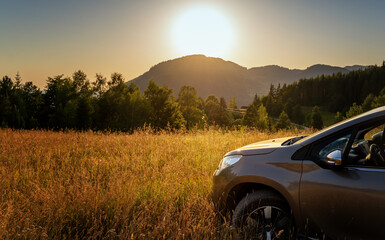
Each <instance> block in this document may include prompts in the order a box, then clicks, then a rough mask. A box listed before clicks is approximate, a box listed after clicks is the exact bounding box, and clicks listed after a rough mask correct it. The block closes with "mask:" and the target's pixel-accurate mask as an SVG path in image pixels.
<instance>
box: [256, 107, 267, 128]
mask: <svg viewBox="0 0 385 240" xmlns="http://www.w3.org/2000/svg"><path fill="white" fill-rule="evenodd" d="M256 126H257V128H258V129H260V130H264V129H268V128H269V116H268V114H267V111H266V108H265V106H263V104H261V105H260V106H259V108H258V110H257V121H256Z"/></svg>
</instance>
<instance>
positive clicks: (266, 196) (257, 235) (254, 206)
mask: <svg viewBox="0 0 385 240" xmlns="http://www.w3.org/2000/svg"><path fill="white" fill-rule="evenodd" d="M233 226H234V227H235V228H236V229H238V230H239V233H240V234H242V236H241V237H242V238H247V239H295V236H294V233H295V230H294V226H295V224H294V221H293V217H292V214H291V211H290V207H289V206H288V204H287V203H286V201H285V200H284V199H283V198H282V197H281V196H279V195H278V194H277V193H275V192H272V191H268V190H260V191H255V192H252V193H249V194H248V195H246V196H245V197H244V198H243V199H242V200H241V201H240V202H239V203H238V204H237V206H236V208H235V210H234V214H233Z"/></svg>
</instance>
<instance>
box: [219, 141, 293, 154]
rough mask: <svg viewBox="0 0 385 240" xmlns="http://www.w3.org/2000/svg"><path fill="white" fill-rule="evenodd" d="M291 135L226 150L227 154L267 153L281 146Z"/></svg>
mask: <svg viewBox="0 0 385 240" xmlns="http://www.w3.org/2000/svg"><path fill="white" fill-rule="evenodd" d="M291 138H293V137H285V138H275V139H269V140H265V141H261V142H256V143H252V144H249V145H246V146H243V147H241V148H238V149H236V150H234V151H231V152H228V153H227V154H226V156H227V155H234V154H242V155H263V154H268V153H271V152H273V151H274V150H276V149H277V148H278V147H281V146H282V143H283V142H285V141H287V140H289V139H291Z"/></svg>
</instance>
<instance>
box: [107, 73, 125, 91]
mask: <svg viewBox="0 0 385 240" xmlns="http://www.w3.org/2000/svg"><path fill="white" fill-rule="evenodd" d="M122 83H124V77H123V75H122V74H121V73H117V72H114V73H112V74H111V80H110V81H108V82H107V84H108V86H109V87H110V88H113V87H116V86H118V85H120V84H122Z"/></svg>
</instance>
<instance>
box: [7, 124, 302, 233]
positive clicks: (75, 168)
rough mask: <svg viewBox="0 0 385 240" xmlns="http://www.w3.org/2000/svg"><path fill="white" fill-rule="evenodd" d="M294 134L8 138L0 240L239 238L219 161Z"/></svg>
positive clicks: (16, 134) (18, 133) (25, 134)
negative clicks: (223, 214)
mask: <svg viewBox="0 0 385 240" xmlns="http://www.w3.org/2000/svg"><path fill="white" fill-rule="evenodd" d="M296 134H300V133H298V132H295V131H293V130H291V131H281V132H276V133H270V132H258V131H236V130H233V131H228V130H215V129H209V130H204V131H200V130H196V131H190V132H182V131H180V132H170V131H163V132H157V133H155V132H153V131H152V130H151V129H145V130H140V131H136V132H134V133H133V134H125V133H100V132H91V131H89V132H76V131H46V130H11V129H0V239H25V238H28V239H66V238H71V239H84V238H87V239H95V238H97V239H100V238H108V239H127V238H129V239H222V238H231V237H232V232H231V230H230V228H229V227H228V224H226V223H225V222H222V221H220V217H219V216H217V214H216V213H215V212H214V210H213V205H212V203H211V196H210V192H211V187H212V174H213V172H214V170H215V169H216V167H217V165H218V164H219V162H220V160H221V158H222V157H223V155H224V154H225V153H226V152H228V151H230V150H233V149H235V148H238V147H241V146H243V145H246V144H250V143H253V142H256V141H260V140H265V139H268V138H275V137H283V136H291V135H296Z"/></svg>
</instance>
